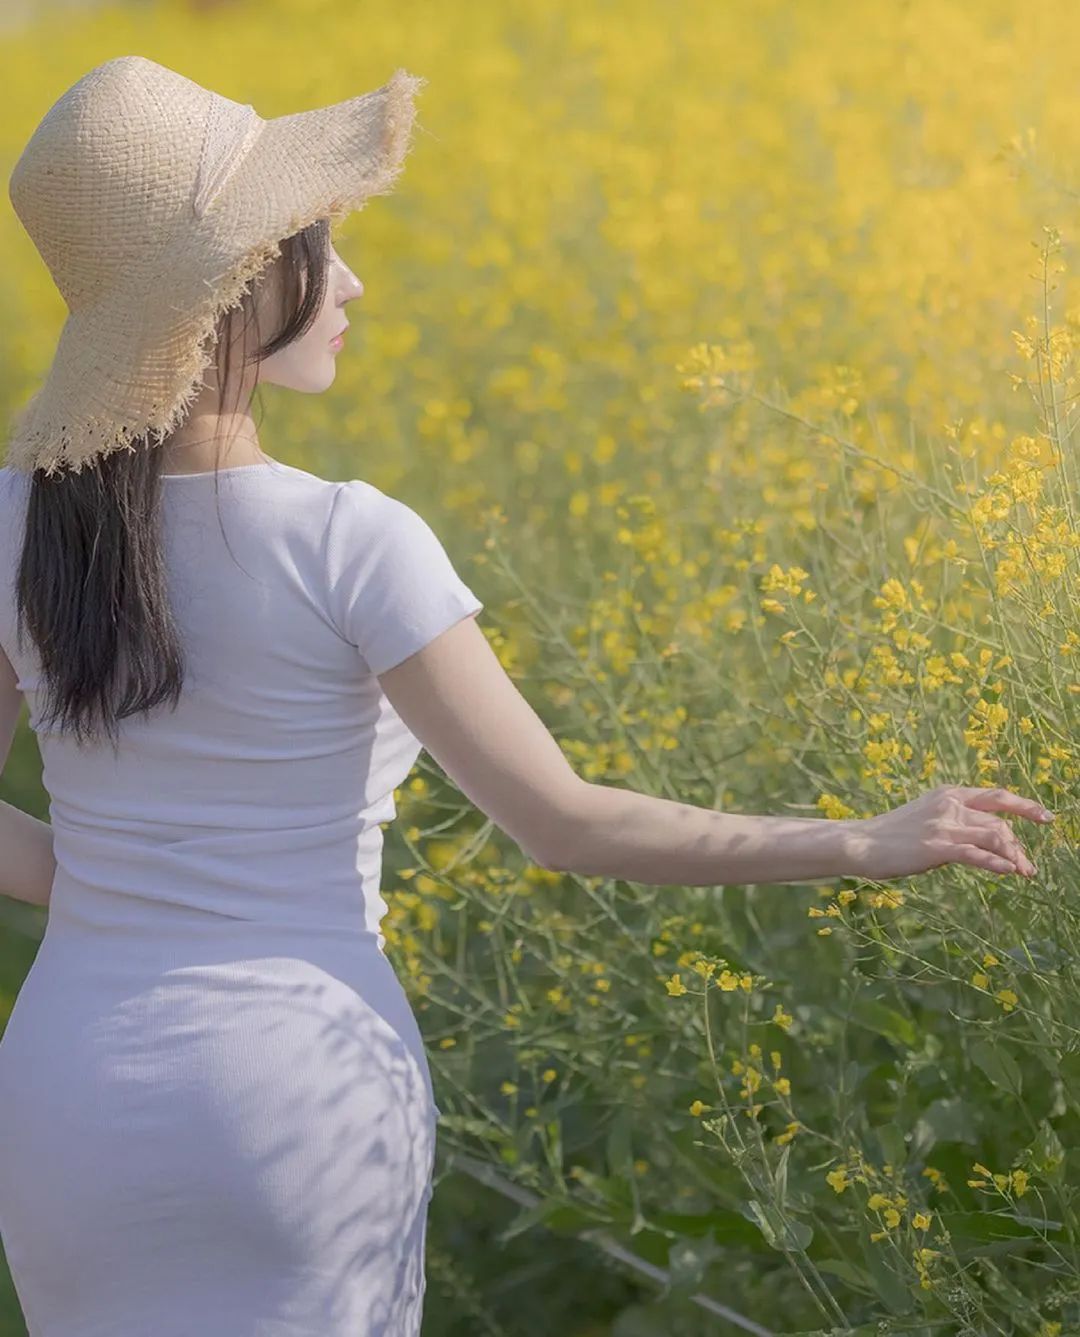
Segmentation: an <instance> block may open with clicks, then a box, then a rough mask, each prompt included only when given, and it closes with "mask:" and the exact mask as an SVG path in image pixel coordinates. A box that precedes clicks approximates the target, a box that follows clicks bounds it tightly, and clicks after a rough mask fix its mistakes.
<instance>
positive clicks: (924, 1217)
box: [911, 1212, 931, 1230]
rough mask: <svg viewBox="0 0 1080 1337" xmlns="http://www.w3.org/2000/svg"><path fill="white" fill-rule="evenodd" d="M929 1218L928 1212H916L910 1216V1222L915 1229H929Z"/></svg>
mask: <svg viewBox="0 0 1080 1337" xmlns="http://www.w3.org/2000/svg"><path fill="white" fill-rule="evenodd" d="M930 1219H931V1218H930V1213H929V1212H916V1213H915V1215H914V1216H913V1217H912V1218H911V1224H912V1225H913V1226H914V1227H915V1229H916V1230H929V1229H930Z"/></svg>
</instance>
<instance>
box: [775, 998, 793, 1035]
mask: <svg viewBox="0 0 1080 1337" xmlns="http://www.w3.org/2000/svg"><path fill="white" fill-rule="evenodd" d="M772 1019H773V1021H775V1022H776V1024H777V1026H779V1027H780V1028H781V1029H782V1030H785V1031H786V1030H787V1028H788V1027H789V1026H790V1025H791V1023H792V1021H794V1017H792V1015H791V1013H790V1012H785V1011H784V1009H783V1008H782V1007H781V1006H780V1004H779V1003H777V1005H776V1011H775V1012H774V1013H773V1014H772Z"/></svg>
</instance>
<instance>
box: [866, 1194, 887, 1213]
mask: <svg viewBox="0 0 1080 1337" xmlns="http://www.w3.org/2000/svg"><path fill="white" fill-rule="evenodd" d="M866 1205H867V1207H869V1208H870V1210H871V1211H872V1212H880V1211H881V1209H882V1208H883V1207H891V1206H892V1198H889V1197H886V1195H885V1194H884V1193H871V1194H870V1197H869V1198H868V1199H867V1202H866Z"/></svg>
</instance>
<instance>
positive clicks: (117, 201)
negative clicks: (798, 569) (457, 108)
mask: <svg viewBox="0 0 1080 1337" xmlns="http://www.w3.org/2000/svg"><path fill="white" fill-rule="evenodd" d="M418 83H419V81H416V80H412V79H410V78H409V77H408V76H405V75H404V74H403V72H399V73H398V75H396V76H395V78H394V79H393V80H391V82H390V83H388V84H387V85H385V86H384V87H383V88H382V89H379V90H377V91H376V93H374V94H368V95H366V96H365V97H362V98H358V99H353V100H351V101H350V102H346V103H339V104H337V106H336V107H333V108H329V109H324V110H322V111H318V112H310V113H303V114H301V115H298V116H293V117H282V118H279V119H278V120H277V121H269V122H267V121H263V120H262V118H260V117H258V116H257V115H256V114H255V113H254V112H253V109H252V108H250V107H243V106H239V105H238V104H236V103H231V102H229V101H228V100H227V99H222V98H219V97H218V96H217V95H214V94H210V93H208V92H207V91H206V90H204V89H201V88H199V87H198V86H197V85H194V84H191V83H190V82H189V81H187V80H185V79H182V78H181V77H180V76H178V75H175V74H174V73H173V72H171V71H168V70H165V69H164V68H163V67H161V66H159V65H156V64H155V63H154V62H151V61H146V60H143V59H142V58H140V57H122V58H119V59H118V60H116V61H111V62H108V63H107V64H106V65H104V66H101V67H98V69H96V70H94V71H91V73H90V74H89V75H87V76H86V77H85V78H84V79H83V80H80V82H79V83H78V84H76V85H75V87H74V88H73V89H72V90H69V92H68V93H67V94H65V96H64V98H61V100H60V101H59V102H58V103H57V104H56V106H55V107H54V108H53V109H52V110H51V111H50V113H49V114H48V115H47V116H46V118H45V120H44V121H43V122H42V125H41V126H39V128H38V130H37V131H36V132H35V136H34V137H33V138H32V139H31V141H30V144H29V145H28V147H27V150H26V151H25V152H24V154H23V156H22V158H20V161H19V164H18V165H17V167H16V171H15V173H14V175H13V178H12V192H11V193H12V199H13V202H14V203H15V205H16V209H17V211H18V212H19V216H20V218H21V219H22V220H23V221H24V223H25V225H26V226H27V229H28V231H29V232H30V234H31V236H32V237H33V238H34V239H35V243H36V244H37V245H38V248H39V250H40V251H41V253H42V255H43V257H44V258H45V260H46V263H48V264H49V266H50V270H51V271H52V273H53V275H54V278H56V281H57V283H58V286H60V288H61V291H62V292H64V295H65V298H66V299H67V301H68V304H69V307H70V308H71V315H70V317H69V320H68V323H67V324H66V325H65V330H64V334H63V335H62V336H61V343H60V348H59V350H58V353H57V358H56V361H55V363H54V366H53V368H52V369H51V372H50V377H49V379H48V381H47V382H46V385H45V387H44V390H43V391H42V392H41V394H40V395H39V396H38V397H37V398H36V399H35V401H33V402H32V403H31V405H30V408H29V409H28V410H27V411H26V413H25V414H24V415H23V417H22V419H21V421H20V423H19V424H18V427H17V430H16V432H15V435H14V437H13V440H12V443H11V447H10V450H9V465H8V467H7V468H5V469H3V470H0V573H2V575H3V579H0V744H2V745H3V755H4V756H6V752H7V745H8V744H9V743H10V737H11V732H12V730H13V728H14V723H15V719H16V717H17V714H18V710H19V707H20V704H21V701H22V699H23V698H24V697H25V700H26V702H27V704H28V707H29V711H30V723H31V727H32V728H33V729H34V731H35V733H36V735H37V738H38V742H39V745H40V748H41V752H42V757H43V761H44V775H43V779H44V784H45V787H46V788H47V790H48V792H49V795H50V799H51V818H52V821H51V826H45V825H44V824H42V823H37V822H33V821H32V819H29V818H27V817H26V816H25V815H24V814H17V813H15V812H14V811H13V810H11V809H3V808H0V850H2V851H3V869H4V871H3V873H2V874H0V891H2V892H3V893H5V894H7V895H13V896H16V897H19V898H21V899H25V900H29V901H36V902H38V903H40V904H47V905H48V909H49V918H48V926H47V929H46V933H45V937H44V939H43V942H42V945H41V947H40V949H39V952H38V955H37V957H36V959H35V961H34V964H33V966H32V968H31V970H30V972H29V974H28V976H27V978H26V980H25V982H24V984H23V987H22V989H21V991H20V993H19V996H18V999H17V1001H16V1005H15V1008H14V1011H13V1013H12V1015H11V1018H10V1020H9V1022H8V1025H7V1028H6V1030H5V1032H4V1035H3V1038H2V1042H0V1109H3V1111H4V1138H3V1141H2V1143H0V1239H2V1242H3V1245H4V1248H5V1251H6V1254H7V1259H8V1263H9V1266H10V1269H11V1273H12V1277H13V1279H14V1282H15V1285H16V1288H17V1290H18V1294H19V1298H20V1301H21V1303H22V1305H23V1307H24V1310H25V1313H26V1317H27V1320H28V1324H29V1326H30V1329H31V1331H33V1332H34V1333H35V1334H38V1335H39V1337H106V1335H107V1337H145V1335H146V1334H149V1333H153V1334H154V1337H181V1335H183V1337H190V1334H192V1333H199V1334H201V1335H204V1337H226V1335H227V1337H245V1334H251V1337H255V1334H268V1333H270V1332H274V1333H280V1334H282V1337H284V1334H286V1333H288V1334H289V1337H316V1334H317V1335H318V1337H346V1334H348V1335H349V1337H354V1335H358V1334H361V1333H363V1334H365V1335H366V1337H374V1335H376V1334H379V1335H381V1337H391V1335H393V1337H409V1335H413V1334H416V1333H417V1332H419V1328H420V1315H421V1305H422V1298H423V1292H424V1272H423V1261H424V1238H425V1225H426V1218H427V1207H428V1202H429V1199H430V1193H431V1170H432V1165H433V1156H434V1145H435V1124H436V1120H437V1117H438V1109H437V1107H436V1106H435V1103H434V1098H433V1092H432V1088H431V1080H430V1074H429V1070H428V1065H427V1062H426V1059H425V1056H424V1051H423V1046H422V1043H421V1037H420V1035H419V1031H418V1028H417V1025H416V1022H415V1019H414V1017H413V1014H412V1012H411V1010H410V1008H409V1005H408V1001H407V999H406V997H405V995H404V992H403V990H402V989H401V987H400V984H399V982H398V980H397V979H396V977H395V975H394V973H393V971H392V969H391V967H390V965H389V962H388V961H387V958H386V957H385V955H384V953H383V950H382V949H383V946H384V940H383V937H382V934H381V932H380V920H381V917H382V914H383V912H384V910H385V902H384V901H383V899H382V897H381V895H380V893H379V874H380V861H381V849H382V831H381V827H380V824H381V823H385V822H387V821H389V820H391V819H392V818H393V816H394V812H395V809H394V803H393V790H394V789H395V788H396V786H397V785H399V784H400V783H402V781H403V780H404V779H405V778H406V776H407V775H408V774H409V772H410V770H411V768H412V766H413V764H414V762H415V760H416V757H417V755H418V753H419V750H420V747H421V746H424V747H426V748H427V749H428V750H429V751H430V752H431V753H432V755H433V756H434V757H435V759H436V761H438V762H439V763H440V765H442V766H443V767H444V768H445V770H446V771H447V772H448V774H449V775H450V776H451V778H452V779H453V780H454V781H455V782H456V783H457V784H458V785H459V786H460V787H461V789H462V790H463V791H464V792H465V793H466V794H467V795H468V796H469V797H470V798H471V799H473V800H474V801H475V802H476V803H477V805H478V806H479V807H481V808H482V809H483V810H484V811H485V812H486V813H488V814H489V815H490V816H491V817H492V818H493V820H494V821H495V822H497V823H498V824H499V825H500V826H501V827H502V828H503V829H504V830H505V831H506V832H507V833H508V834H509V835H510V836H511V837H512V838H513V839H514V840H516V841H517V842H518V843H519V844H520V845H521V846H522V848H523V849H524V850H525V852H526V853H527V854H528V855H529V856H530V857H531V858H533V859H535V860H537V861H538V862H541V863H543V864H545V865H546V866H548V867H551V868H560V869H573V870H576V871H580V872H583V873H589V874H608V875H612V876H617V877H624V878H630V879H633V880H636V881H642V882H654V883H659V882H664V883H691V884H695V885H703V884H722V883H738V882H780V881H785V880H796V879H798V880H804V879H807V878H813V877H822V876H834V875H840V874H844V873H853V874H854V873H858V874H861V875H864V876H867V877H872V878H890V877H896V876H900V875H903V874H911V873H916V872H920V871H924V870H926V869H929V868H932V867H936V866H939V865H941V864H944V863H948V862H964V863H970V864H973V865H975V866H978V867H984V868H993V869H997V870H1001V871H1020V872H1022V873H1025V874H1027V875H1030V874H1031V873H1032V872H1033V871H1034V870H1033V869H1032V868H1031V865H1030V862H1029V861H1028V859H1027V857H1026V855H1025V854H1024V852H1023V850H1022V849H1021V847H1020V845H1019V843H1018V841H1017V840H1016V838H1015V837H1014V836H1013V834H1012V832H1011V830H1010V828H1009V827H1008V825H1007V824H1006V823H1005V822H1004V821H1003V820H1002V819H1001V818H1000V817H998V816H995V815H994V814H995V812H1007V813H1013V814H1016V815H1021V816H1025V817H1029V818H1032V819H1035V818H1037V817H1038V816H1039V813H1040V809H1039V806H1038V804H1035V803H1033V802H1031V801H1029V800H1027V799H1023V798H1021V797H1019V796H1017V795H1014V794H1011V793H1008V792H1006V791H1002V790H979V789H961V788H948V789H941V790H934V791H932V792H931V793H928V794H924V795H922V796H921V797H920V798H919V799H917V800H915V801H914V802H913V803H909V804H906V805H905V806H904V807H902V808H898V809H896V810H894V811H892V812H889V813H886V814H883V815H880V816H877V817H874V818H871V819H866V820H859V821H852V822H830V821H824V820H817V819H809V820H805V821H804V820H799V819H788V818H772V817H743V816H736V815H732V814H727V813H720V812H714V811H710V810H706V809H699V808H695V807H692V806H690V805H686V804H679V803H673V802H669V801H667V800H662V799H654V798H651V797H649V796H647V795H644V794H637V793H632V792H626V791H624V790H616V789H613V788H606V787H604V786H600V785H594V784H587V783H585V782H584V781H582V780H581V779H579V778H578V777H577V776H576V775H575V774H574V772H573V771H572V770H571V769H570V768H569V766H568V764H567V762H566V760H565V758H564V756H563V753H562V751H561V750H560V748H559V747H558V745H557V743H556V742H555V741H554V739H553V738H552V737H551V736H550V735H549V734H548V732H547V731H546V729H545V728H544V726H543V724H542V723H541V721H540V720H539V718H538V717H537V716H536V715H535V714H534V713H533V712H532V710H531V709H530V708H529V707H528V705H527V704H526V703H525V701H524V700H523V698H522V697H521V696H520V695H519V694H518V693H517V691H516V689H515V688H514V686H513V684H512V682H511V681H510V679H509V678H508V677H507V676H506V674H505V673H504V672H503V670H502V668H501V666H500V664H499V661H498V659H497V658H496V656H495V655H494V653H493V652H492V651H491V649H490V647H489V646H488V644H487V641H486V639H485V638H484V636H483V634H482V633H481V631H480V629H479V628H478V627H477V626H476V625H475V623H474V621H473V617H474V615H475V614H476V613H477V612H478V611H479V610H480V609H481V608H482V604H481V603H480V601H479V599H477V598H476V596H475V595H474V594H473V593H472V591H471V590H470V589H469V588H468V587H467V586H466V585H465V584H464V583H463V581H462V580H461V579H460V577H459V576H458V574H457V572H456V571H455V569H454V567H453V565H452V564H451V562H450V560H449V558H448V556H447V554H446V552H445V550H444V549H443V547H442V545H441V544H440V542H439V540H438V539H437V538H436V536H435V534H434V533H433V532H432V530H431V529H430V528H429V527H428V525H427V524H426V523H425V522H424V520H422V519H421V517H420V516H419V515H418V514H417V513H416V512H414V511H412V510H410V509H409V508H408V507H406V506H404V505H403V504H402V503H400V502H398V501H396V500H394V499H393V498H390V497H388V496H386V495H385V494H383V493H382V492H380V491H379V490H378V489H376V488H374V487H372V486H371V485H369V484H367V483H365V482H362V481H360V480H350V481H348V482H345V483H339V482H332V481H329V480H325V479H322V478H319V477H318V476H316V475H314V474H311V473H307V472H305V471H303V470H300V469H296V468H292V467H290V466H288V465H284V464H282V463H280V462H278V461H275V460H272V459H270V458H269V457H268V456H266V455H265V454H264V453H263V452H262V450H261V449H260V446H259V440H258V433H257V431H256V428H255V424H254V422H253V420H252V417H251V413H250V400H251V394H252V391H253V389H254V387H255V385H256V384H257V383H259V382H260V381H262V382H265V381H270V382H273V383H275V384H278V385H283V386H288V387H290V388H293V389H296V390H300V391H304V392H308V393H313V392H314V393H317V392H319V391H321V390H322V389H325V388H326V386H328V385H329V384H330V383H331V382H332V380H333V375H334V357H335V351H336V350H335V348H334V345H333V343H332V342H331V341H332V337H333V336H334V335H336V334H337V333H338V331H339V330H340V329H341V328H342V327H343V325H344V324H345V321H344V317H343V314H342V310H343V307H344V306H345V304H346V303H347V302H349V301H350V300H352V299H353V298H355V297H357V296H359V294H360V293H361V292H362V286H361V285H360V284H359V281H358V280H357V279H356V278H355V276H354V275H353V274H352V273H351V272H350V271H349V270H348V268H347V267H346V266H345V265H344V263H343V262H342V261H341V258H340V257H339V256H338V255H337V253H336V252H335V251H334V249H333V247H332V246H331V244H330V241H329V225H330V222H331V221H332V220H333V218H335V217H340V216H341V215H342V214H343V213H345V212H347V211H349V210H350V209H355V208H359V207H361V205H362V203H363V201H364V200H365V199H366V198H367V196H368V195H371V194H375V193H385V191H386V189H387V188H388V186H389V184H390V182H391V181H392V180H393V177H394V175H395V173H396V172H397V170H398V168H399V167H400V164H401V161H402V159H403V157H404V154H405V152H406V140H407V136H408V130H409V126H410V124H411V96H412V94H413V93H414V92H415V90H416V87H417V86H418ZM249 284H251V287H250V290H249V288H248V285H249ZM163 293H166V294H168V300H163V298H162V294H163ZM237 306H238V307H239V313H240V314H241V315H243V317H244V318H245V319H244V323H243V324H240V325H238V322H237V321H236V319H235V317H236V315H237V310H236V309H235V308H236V307H237ZM252 326H254V329H255V332H256V338H255V340H254V341H253V342H252V341H251V340H249V339H248V333H249V330H250V328H251V327H252ZM264 331H267V332H269V337H268V338H266V339H264V338H263V337H262V335H263V332H264ZM208 341H212V342H214V343H216V344H217V346H218V349H219V353H220V351H221V350H222V349H224V351H225V353H226V364H227V365H226V366H224V367H223V366H222V365H221V362H220V358H218V359H217V365H216V366H215V367H213V368H210V367H209V366H208V362H209V354H208V351H207V347H206V345H207V343H208ZM237 350H238V362H237V363H236V364H235V365H234V358H233V355H234V353H235V352H237ZM203 372H208V375H207V376H206V377H205V379H204V378H203ZM200 380H202V382H203V384H202V388H201V389H200V388H199V385H200ZM215 520H216V524H215ZM24 633H25V634H24ZM46 842H48V845H49V846H50V848H46Z"/></svg>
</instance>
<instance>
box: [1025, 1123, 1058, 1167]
mask: <svg viewBox="0 0 1080 1337" xmlns="http://www.w3.org/2000/svg"><path fill="white" fill-rule="evenodd" d="M1028 1151H1029V1152H1030V1154H1031V1168H1032V1169H1033V1170H1036V1171H1037V1172H1038V1173H1039V1174H1043V1175H1046V1176H1047V1178H1049V1179H1058V1178H1060V1177H1061V1173H1062V1166H1063V1165H1064V1163H1065V1148H1064V1147H1063V1146H1062V1144H1061V1138H1059V1137H1058V1135H1057V1133H1056V1132H1055V1131H1054V1127H1053V1125H1052V1124H1051V1123H1050V1121H1049V1119H1042V1120H1041V1121H1040V1123H1039V1131H1038V1132H1037V1133H1036V1135H1035V1139H1034V1141H1033V1142H1032V1143H1031V1145H1030V1147H1029V1148H1028Z"/></svg>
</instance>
